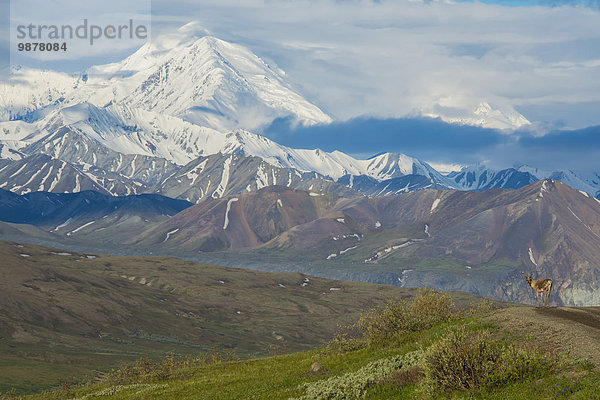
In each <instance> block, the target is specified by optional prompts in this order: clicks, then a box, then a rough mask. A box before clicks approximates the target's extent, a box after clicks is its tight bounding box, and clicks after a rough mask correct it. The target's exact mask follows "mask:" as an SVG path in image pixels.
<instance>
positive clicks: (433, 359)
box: [424, 327, 556, 392]
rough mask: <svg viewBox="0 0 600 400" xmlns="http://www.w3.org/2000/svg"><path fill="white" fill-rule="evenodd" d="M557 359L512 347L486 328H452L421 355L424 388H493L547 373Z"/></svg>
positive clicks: (524, 348) (445, 389)
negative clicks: (472, 330)
mask: <svg viewBox="0 0 600 400" xmlns="http://www.w3.org/2000/svg"><path fill="white" fill-rule="evenodd" d="M555 364H556V360H555V358H554V357H551V356H549V355H547V354H544V353H542V352H540V351H539V350H537V349H532V348H527V347H519V348H517V347H515V346H513V345H507V344H505V343H503V342H502V341H500V340H498V339H494V338H493V337H492V336H491V335H490V333H489V332H488V331H481V332H477V333H474V332H469V331H467V330H466V329H465V328H464V327H460V328H458V329H455V330H453V331H451V332H450V333H449V334H448V335H446V336H445V337H443V338H442V339H441V340H439V341H438V342H436V343H434V344H433V345H432V346H431V347H430V348H429V349H428V350H427V352H426V354H425V357H424V369H425V376H426V379H425V381H424V385H425V389H426V390H427V391H429V392H440V391H442V392H447V391H453V390H471V389H474V390H493V389H495V388H499V387H503V386H505V385H507V384H510V383H514V382H520V381H526V380H530V379H536V378H540V377H543V376H546V375H548V374H549V373H550V372H551V371H552V370H553V368H554V366H555Z"/></svg>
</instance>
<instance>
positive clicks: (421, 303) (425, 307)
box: [357, 288, 455, 345]
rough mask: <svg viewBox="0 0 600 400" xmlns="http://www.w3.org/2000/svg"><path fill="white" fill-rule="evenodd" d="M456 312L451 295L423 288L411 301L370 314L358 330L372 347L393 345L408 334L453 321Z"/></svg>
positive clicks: (370, 312)
mask: <svg viewBox="0 0 600 400" xmlns="http://www.w3.org/2000/svg"><path fill="white" fill-rule="evenodd" d="M454 313H455V309H454V303H453V302H452V299H451V298H450V296H449V295H447V294H442V293H440V292H437V291H435V290H432V289H427V288H423V289H420V290H419V292H418V294H417V295H416V296H415V297H414V298H413V299H411V300H409V301H391V302H389V303H388V304H387V306H386V307H385V308H383V309H373V310H371V311H369V312H367V313H366V314H365V315H363V316H362V317H361V318H360V320H359V321H358V323H357V327H358V329H359V331H360V332H361V333H362V336H363V337H364V338H365V339H366V340H367V341H368V343H369V344H370V345H375V344H377V345H393V344H395V343H396V342H397V341H398V340H399V339H401V338H402V337H403V336H404V335H405V334H406V333H410V332H420V331H424V330H426V329H429V328H431V327H433V326H434V325H436V324H439V323H442V322H447V321H449V320H450V319H452V317H453V315H454Z"/></svg>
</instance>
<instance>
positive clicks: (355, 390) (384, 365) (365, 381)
mask: <svg viewBox="0 0 600 400" xmlns="http://www.w3.org/2000/svg"><path fill="white" fill-rule="evenodd" d="M421 359H422V351H421V350H418V351H413V352H410V353H407V354H404V355H402V356H397V357H393V358H386V359H381V360H377V361H373V362H371V363H369V364H367V365H366V366H364V367H363V368H361V369H359V370H358V371H355V372H350V373H347V374H345V375H341V376H334V377H331V378H329V379H326V380H322V381H317V382H312V383H306V384H304V385H302V386H301V388H302V389H306V394H305V395H304V396H303V397H301V399H303V400H312V399H315V400H317V399H318V400H323V399H335V400H338V399H357V398H361V397H364V396H365V395H366V394H367V391H368V389H369V388H371V387H373V386H375V385H377V384H378V383H380V382H381V381H383V380H385V379H386V378H388V377H390V376H391V375H393V374H394V373H395V372H398V371H401V370H403V369H407V368H410V367H413V366H415V365H417V364H419V363H420V362H421Z"/></svg>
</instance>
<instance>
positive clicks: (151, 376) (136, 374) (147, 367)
mask: <svg viewBox="0 0 600 400" xmlns="http://www.w3.org/2000/svg"><path fill="white" fill-rule="evenodd" d="M233 360H237V356H236V355H235V354H234V353H227V354H220V353H210V354H206V355H204V356H203V357H199V358H191V357H186V358H178V357H175V355H173V354H171V355H170V356H168V357H165V358H161V359H158V360H151V359H149V358H140V359H138V360H137V361H136V363H135V365H131V366H125V367H122V368H120V369H118V370H113V371H111V372H110V373H108V374H107V375H106V376H105V377H103V379H102V380H103V381H104V382H107V383H110V384H113V385H127V384H134V383H151V382H161V381H169V380H174V379H181V378H185V377H187V375H188V374H190V373H191V371H192V369H193V368H194V367H201V366H204V365H208V364H215V363H220V362H224V361H233Z"/></svg>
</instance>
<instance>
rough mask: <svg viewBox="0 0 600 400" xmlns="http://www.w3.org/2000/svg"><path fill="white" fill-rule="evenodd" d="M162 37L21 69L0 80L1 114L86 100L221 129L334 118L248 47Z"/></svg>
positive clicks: (22, 115) (27, 115)
mask: <svg viewBox="0 0 600 400" xmlns="http://www.w3.org/2000/svg"><path fill="white" fill-rule="evenodd" d="M160 43H161V41H160V40H159V41H157V42H156V43H151V44H150V43H149V44H146V45H144V46H142V47H141V48H140V49H139V50H138V51H136V52H135V53H134V54H132V55H131V56H129V57H127V58H126V59H124V60H123V61H121V62H118V63H113V64H108V65H102V66H96V67H92V68H90V69H89V70H88V71H86V72H85V73H83V74H81V75H74V76H71V75H68V74H61V73H55V72H51V71H40V70H35V69H28V68H18V69H16V70H15V71H14V75H13V79H12V81H11V82H10V84H2V85H1V86H0V94H1V96H0V99H2V100H0V109H1V110H2V113H0V118H1V119H2V120H4V121H6V120H14V119H26V120H31V119H32V118H38V117H39V115H31V114H32V113H33V112H34V111H39V110H42V109H46V108H48V107H51V108H52V107H54V108H56V107H65V106H72V105H75V104H78V103H84V102H87V103H91V104H94V105H95V106H97V107H105V106H107V105H111V104H119V105H122V106H125V107H127V108H130V109H142V110H145V111H153V112H155V113H158V114H161V115H170V116H175V117H179V118H181V119H184V120H187V121H190V122H193V123H195V124H197V125H200V126H204V127H209V128H213V129H216V130H219V131H226V130H231V129H235V128H243V129H248V130H255V129H257V128H259V127H261V126H263V125H265V124H269V123H271V122H272V121H273V120H274V119H275V118H277V117H290V116H291V117H293V118H294V119H295V120H296V121H298V122H299V123H303V124H317V123H328V122H331V118H330V117H329V116H328V115H326V114H325V113H324V112H323V111H321V110H320V109H319V108H318V107H317V106H315V105H313V104H312V103H310V102H309V101H308V100H306V99H305V98H303V97H302V96H301V95H300V94H298V93H297V91H295V90H294V89H293V88H292V87H291V85H289V84H288V83H287V82H286V80H285V73H284V72H283V71H281V70H279V69H278V68H276V67H273V68H272V67H270V66H269V65H268V64H266V63H265V62H264V61H263V60H262V59H261V58H259V57H258V56H256V55H255V54H254V53H252V52H251V51H250V50H248V49H247V48H245V47H243V46H240V45H237V44H233V43H228V42H225V41H222V40H219V39H217V38H214V37H210V36H205V37H202V38H200V39H196V38H188V39H187V40H182V41H181V43H178V44H177V45H176V46H175V47H173V48H171V49H170V50H168V51H165V50H164V49H163V48H162V47H160Z"/></svg>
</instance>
